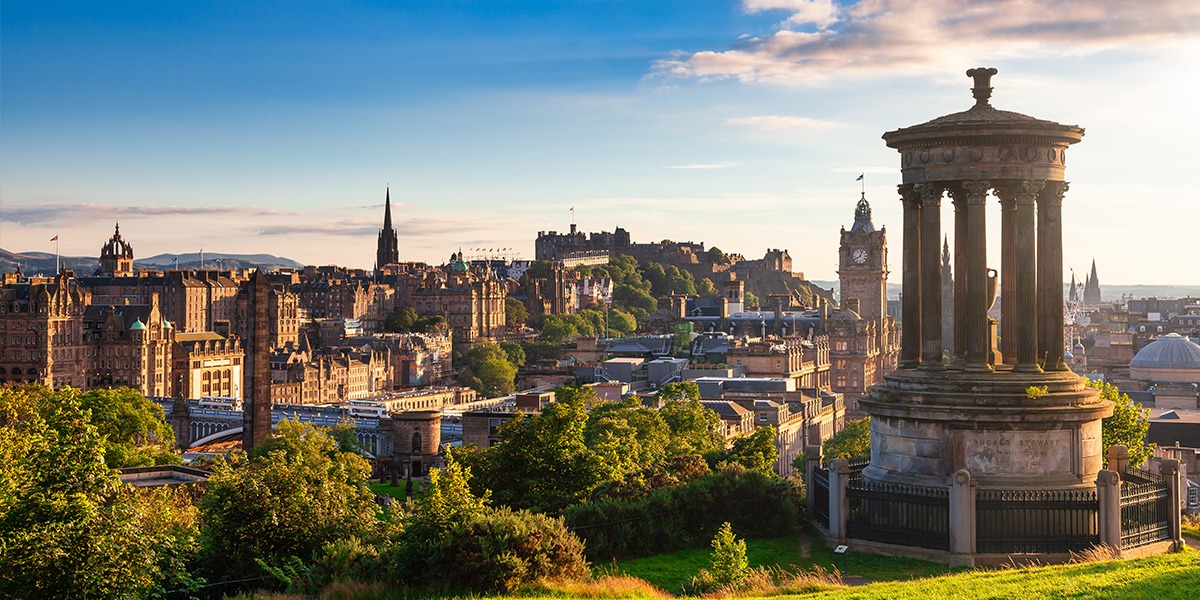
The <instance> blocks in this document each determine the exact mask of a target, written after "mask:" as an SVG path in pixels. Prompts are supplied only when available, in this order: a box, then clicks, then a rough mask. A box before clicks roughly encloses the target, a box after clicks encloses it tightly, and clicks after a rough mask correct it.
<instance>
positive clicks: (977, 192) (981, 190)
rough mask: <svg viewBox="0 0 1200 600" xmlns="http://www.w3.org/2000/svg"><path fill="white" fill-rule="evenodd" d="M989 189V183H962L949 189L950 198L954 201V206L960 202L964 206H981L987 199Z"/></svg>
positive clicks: (982, 181)
mask: <svg viewBox="0 0 1200 600" xmlns="http://www.w3.org/2000/svg"><path fill="white" fill-rule="evenodd" d="M991 188H992V182H990V181H985V180H979V181H962V182H959V183H958V185H956V186H954V187H951V188H950V197H951V198H953V199H954V204H955V205H956V206H957V205H958V204H959V203H960V202H961V203H963V204H964V205H966V204H983V203H984V201H985V200H986V199H987V192H988V190H989V189H991Z"/></svg>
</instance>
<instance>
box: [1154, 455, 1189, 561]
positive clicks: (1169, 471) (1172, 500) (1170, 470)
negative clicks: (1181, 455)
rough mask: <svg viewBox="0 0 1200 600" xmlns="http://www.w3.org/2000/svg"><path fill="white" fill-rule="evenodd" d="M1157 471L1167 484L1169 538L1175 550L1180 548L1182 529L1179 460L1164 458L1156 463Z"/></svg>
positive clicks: (1181, 547) (1181, 544)
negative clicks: (1172, 541)
mask: <svg viewBox="0 0 1200 600" xmlns="http://www.w3.org/2000/svg"><path fill="white" fill-rule="evenodd" d="M1158 465H1159V466H1158V473H1159V475H1161V476H1162V480H1163V482H1164V483H1166V484H1167V506H1168V507H1169V509H1170V511H1171V513H1170V518H1171V539H1172V540H1174V542H1175V548H1174V549H1175V550H1182V549H1183V546H1184V542H1183V530H1182V529H1181V525H1182V523H1180V521H1181V520H1182V518H1183V517H1182V515H1183V496H1182V495H1181V493H1180V492H1181V489H1180V483H1181V482H1180V481H1179V461H1177V460H1175V459H1173V458H1164V459H1162V461H1161V462H1159V463H1158Z"/></svg>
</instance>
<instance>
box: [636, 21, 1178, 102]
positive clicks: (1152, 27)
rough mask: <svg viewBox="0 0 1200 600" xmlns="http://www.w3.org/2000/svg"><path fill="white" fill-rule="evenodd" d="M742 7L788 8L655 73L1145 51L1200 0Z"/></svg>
mask: <svg viewBox="0 0 1200 600" xmlns="http://www.w3.org/2000/svg"><path fill="white" fill-rule="evenodd" d="M744 6H745V8H746V10H747V11H750V12H760V11H764V10H774V9H778V10H786V11H788V12H789V13H790V15H789V16H788V17H787V18H786V19H784V20H783V21H782V22H780V23H779V24H778V27H779V29H778V30H777V31H775V32H774V33H772V34H770V35H760V36H751V37H748V38H744V39H740V40H738V41H737V42H736V45H735V46H734V47H732V48H730V49H727V50H703V51H699V52H693V53H681V54H679V55H676V56H673V57H671V58H669V59H665V60H661V61H658V62H656V63H655V64H654V65H653V69H652V74H653V75H655V76H658V77H660V78H691V79H700V80H712V79H736V80H739V81H743V82H777V83H802V84H820V83H822V82H825V81H827V80H829V79H831V78H834V77H839V78H841V77H856V76H857V77H864V76H876V75H880V74H885V73H887V74H898V73H899V74H903V73H917V72H919V73H928V72H939V71H943V72H944V71H945V70H946V69H947V68H955V69H957V68H961V66H962V65H963V64H974V63H977V62H981V61H995V60H1001V59H1004V58H1010V57H1017V56H1040V57H1054V56H1075V55H1087V54H1094V53H1098V52H1102V51H1106V50H1112V49H1132V50H1135V51H1138V52H1145V51H1150V50H1152V49H1153V48H1155V47H1157V46H1163V45H1166V44H1170V43H1171V42H1177V41H1180V40H1186V39H1194V38H1196V37H1197V32H1198V31H1200V3H1198V2H1196V1H1195V0H1143V1H1141V2H1129V1H1128V0H1042V1H1038V2H1003V1H993V2H979V1H977V0H862V1H860V2H858V3H856V4H854V5H851V6H847V7H844V8H842V9H838V8H837V7H836V6H834V5H832V3H828V2H822V1H819V0H814V1H811V2H809V1H803V0H745V3H744ZM814 25H815V28H814V27H812V26H814ZM814 29H815V30H814Z"/></svg>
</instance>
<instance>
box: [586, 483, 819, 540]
mask: <svg viewBox="0 0 1200 600" xmlns="http://www.w3.org/2000/svg"><path fill="white" fill-rule="evenodd" d="M564 516H565V517H566V521H567V523H568V524H569V525H570V527H571V529H572V530H574V531H575V532H576V533H578V534H579V535H580V537H582V538H583V539H584V542H585V543H586V545H587V553H588V557H589V558H591V559H592V560H608V559H610V558H614V557H617V556H620V557H632V556H644V555H649V554H658V553H661V552H671V551H675V550H679V549H682V548H691V547H695V546H697V545H700V544H702V543H704V541H705V540H709V539H711V538H712V536H713V534H714V533H716V532H717V530H718V529H719V528H720V526H721V523H722V522H725V521H728V522H730V523H732V524H733V526H734V527H736V528H737V529H738V531H741V532H743V534H744V535H746V536H749V537H762V536H771V535H778V533H779V532H780V531H787V530H789V529H790V528H792V527H793V526H795V524H796V523H797V522H798V518H799V510H798V508H797V505H796V503H795V496H794V494H793V491H792V485H791V483H789V482H788V481H786V480H784V479H780V478H779V477H776V476H774V475H768V474H765V473H761V472H758V471H748V470H746V469H744V468H742V467H739V466H736V465H732V466H727V467H726V468H725V469H724V470H721V471H718V472H716V473H712V474H709V475H704V476H702V477H699V478H697V479H695V480H693V481H691V482H690V483H687V484H684V485H680V486H676V487H667V488H660V489H656V490H653V491H651V492H650V493H649V494H648V495H647V496H645V497H643V498H638V499H635V500H605V501H600V502H588V503H584V504H579V505H576V506H572V507H570V508H568V509H567V510H566V511H565V512H564Z"/></svg>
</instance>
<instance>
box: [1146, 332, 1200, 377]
mask: <svg viewBox="0 0 1200 600" xmlns="http://www.w3.org/2000/svg"><path fill="white" fill-rule="evenodd" d="M1129 366H1131V367H1141V368H1151V369H1196V370H1198V371H1200V345H1196V344H1194V343H1192V341H1191V340H1189V339H1187V338H1185V337H1183V336H1181V335H1179V334H1178V333H1168V334H1167V335H1164V336H1162V337H1160V338H1158V339H1157V340H1154V341H1153V342H1150V343H1149V344H1147V345H1146V347H1145V348H1142V349H1141V350H1139V351H1138V353H1137V355H1136V356H1134V357H1133V360H1131V361H1129Z"/></svg>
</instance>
